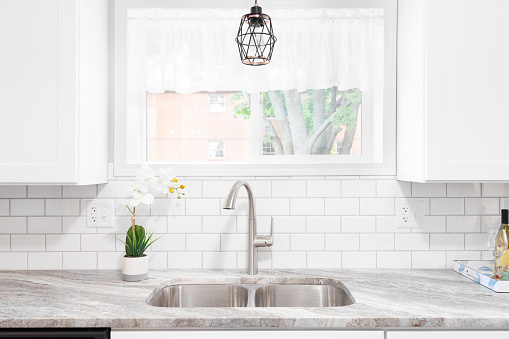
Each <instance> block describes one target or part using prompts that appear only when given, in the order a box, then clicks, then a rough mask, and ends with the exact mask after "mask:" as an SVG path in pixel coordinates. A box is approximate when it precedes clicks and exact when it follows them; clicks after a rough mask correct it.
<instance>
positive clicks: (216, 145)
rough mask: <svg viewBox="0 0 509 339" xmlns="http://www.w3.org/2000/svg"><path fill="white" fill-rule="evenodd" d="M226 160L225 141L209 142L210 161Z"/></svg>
mask: <svg viewBox="0 0 509 339" xmlns="http://www.w3.org/2000/svg"><path fill="white" fill-rule="evenodd" d="M224 158H225V153H224V141H209V159H224Z"/></svg>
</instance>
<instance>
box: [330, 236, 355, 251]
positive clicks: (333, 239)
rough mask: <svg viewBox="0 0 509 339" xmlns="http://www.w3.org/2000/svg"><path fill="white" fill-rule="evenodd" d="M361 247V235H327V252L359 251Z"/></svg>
mask: <svg viewBox="0 0 509 339" xmlns="http://www.w3.org/2000/svg"><path fill="white" fill-rule="evenodd" d="M359 246H360V236H359V234H326V235H325V250H326V251H358V250H359Z"/></svg>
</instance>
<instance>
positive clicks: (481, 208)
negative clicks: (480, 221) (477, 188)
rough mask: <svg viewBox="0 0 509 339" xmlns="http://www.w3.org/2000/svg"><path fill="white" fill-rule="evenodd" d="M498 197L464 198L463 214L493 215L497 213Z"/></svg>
mask: <svg viewBox="0 0 509 339" xmlns="http://www.w3.org/2000/svg"><path fill="white" fill-rule="evenodd" d="M499 213H500V208H499V199H498V198H466V199H465V214H467V215H493V214H495V215H496V214H499Z"/></svg>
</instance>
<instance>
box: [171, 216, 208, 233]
mask: <svg viewBox="0 0 509 339" xmlns="http://www.w3.org/2000/svg"><path fill="white" fill-rule="evenodd" d="M201 223H202V217H200V216H170V217H168V233H201Z"/></svg>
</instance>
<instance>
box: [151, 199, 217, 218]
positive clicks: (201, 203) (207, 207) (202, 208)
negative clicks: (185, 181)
mask: <svg viewBox="0 0 509 339" xmlns="http://www.w3.org/2000/svg"><path fill="white" fill-rule="evenodd" d="M168 200H174V199H168ZM156 201H157V200H156ZM176 201H183V200H182V199H180V200H176ZM219 203H220V200H219V199H189V200H186V203H185V214H187V215H219V214H220V208H221V207H220V205H219ZM153 209H154V204H152V210H153ZM168 210H169V207H168V208H164V207H163V211H162V212H164V211H168ZM179 211H180V210H179ZM172 212H173V210H172ZM181 214H184V210H182V211H181V213H172V214H166V215H181Z"/></svg>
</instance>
